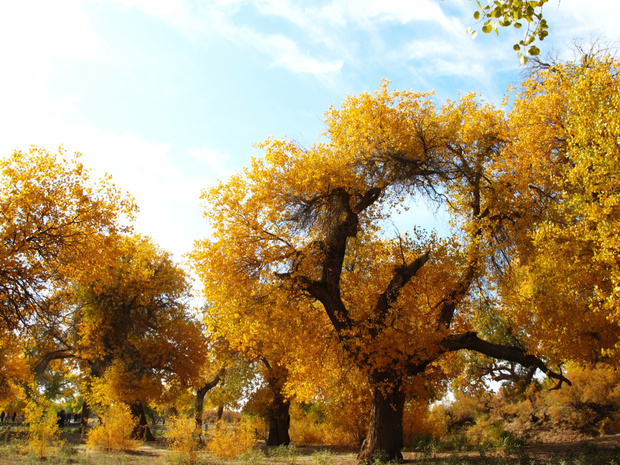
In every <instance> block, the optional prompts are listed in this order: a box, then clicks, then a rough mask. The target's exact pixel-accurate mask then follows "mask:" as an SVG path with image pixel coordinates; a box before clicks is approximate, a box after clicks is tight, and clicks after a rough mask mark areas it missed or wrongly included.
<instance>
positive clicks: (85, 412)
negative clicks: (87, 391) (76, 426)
mask: <svg viewBox="0 0 620 465" xmlns="http://www.w3.org/2000/svg"><path fill="white" fill-rule="evenodd" d="M89 410H90V409H89V408H88V402H86V399H84V400H83V401H82V412H81V418H80V434H81V436H80V440H81V441H83V440H84V438H85V437H86V433H87V431H88V417H89V415H90V411H89Z"/></svg>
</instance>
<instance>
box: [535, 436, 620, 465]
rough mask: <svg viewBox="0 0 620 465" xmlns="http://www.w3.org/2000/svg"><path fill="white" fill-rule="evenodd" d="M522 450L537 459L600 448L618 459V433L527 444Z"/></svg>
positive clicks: (619, 455)
mask: <svg viewBox="0 0 620 465" xmlns="http://www.w3.org/2000/svg"><path fill="white" fill-rule="evenodd" d="M524 450H525V451H526V452H527V453H528V454H529V455H530V456H532V457H535V458H536V459H538V460H548V459H550V458H564V457H570V456H574V455H576V454H579V453H582V452H583V451H584V450H585V451H587V450H600V451H601V452H603V453H607V454H609V455H610V456H613V455H614V454H615V460H618V459H620V434H612V435H609V436H602V437H599V438H591V439H582V440H576V441H555V442H554V441H546V442H540V443H535V444H528V445H526V446H525V447H524Z"/></svg>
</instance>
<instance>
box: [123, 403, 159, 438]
mask: <svg viewBox="0 0 620 465" xmlns="http://www.w3.org/2000/svg"><path fill="white" fill-rule="evenodd" d="M129 408H130V410H131V415H132V416H133V417H134V418H138V424H137V425H136V427H135V428H134V429H133V431H132V432H131V437H132V438H133V439H141V440H143V441H155V436H153V433H152V432H151V428H149V424H148V422H147V421H146V415H145V414H144V406H143V405H142V402H134V403H133V404H131V405H130V406H129Z"/></svg>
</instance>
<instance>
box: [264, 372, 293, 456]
mask: <svg viewBox="0 0 620 465" xmlns="http://www.w3.org/2000/svg"><path fill="white" fill-rule="evenodd" d="M263 362H264V363H265V366H266V367H267V383H268V386H269V390H270V391H271V402H270V404H269V406H268V408H267V423H268V424H269V434H268V436H267V445H268V446H281V445H284V446H288V445H289V444H290V443H291V437H290V436H289V433H288V430H289V427H290V426H291V415H290V413H289V407H290V405H291V402H290V400H289V399H287V398H286V397H285V396H284V393H283V392H282V391H283V388H284V383H285V381H286V377H287V370H286V368H283V367H281V366H278V365H274V366H271V365H270V364H269V362H267V360H263Z"/></svg>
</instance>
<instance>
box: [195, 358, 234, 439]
mask: <svg viewBox="0 0 620 465" xmlns="http://www.w3.org/2000/svg"><path fill="white" fill-rule="evenodd" d="M224 373H226V369H225V368H222V369H221V370H220V371H219V372H218V373H217V374H216V375H215V377H214V378H213V379H212V380H211V381H209V382H208V383H205V384H204V385H203V386H202V387H201V388H200V389H198V390H197V391H196V399H195V401H194V412H195V413H194V420H195V421H196V428H198V430H199V431H201V432H202V412H203V411H204V401H205V395H206V394H207V392H209V391H210V390H211V389H213V388H214V387H215V386H217V385H218V383H219V382H220V379H221V378H222V376H224Z"/></svg>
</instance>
